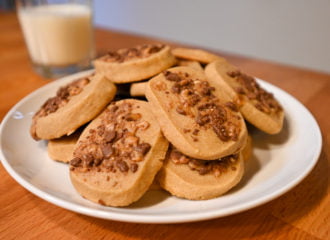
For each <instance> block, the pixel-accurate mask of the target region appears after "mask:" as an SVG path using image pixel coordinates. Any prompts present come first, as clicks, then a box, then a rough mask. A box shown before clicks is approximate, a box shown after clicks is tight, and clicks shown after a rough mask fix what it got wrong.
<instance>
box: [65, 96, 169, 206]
mask: <svg viewBox="0 0 330 240" xmlns="http://www.w3.org/2000/svg"><path fill="white" fill-rule="evenodd" d="M167 148H168V142H167V140H166V139H165V138H164V137H163V135H162V133H161V130H160V127H159V125H158V123H157V121H156V120H155V119H154V116H153V115H152V113H151V112H150V111H149V104H148V103H147V102H145V101H139V100H133V99H130V100H128V99H127V100H121V101H118V102H114V103H112V104H110V105H109V107H108V108H107V109H106V110H105V111H104V112H103V113H102V114H100V115H99V116H98V117H97V118H96V119H94V120H93V121H92V122H91V123H90V124H89V125H88V126H87V128H86V129H85V130H84V131H83V133H82V135H81V137H80V138H79V140H78V143H77V145H76V147H75V149H74V153H73V159H72V160H71V161H70V165H71V168H70V177H71V181H72V183H73V186H74V187H75V188H76V190H77V191H78V192H79V193H80V194H81V195H82V196H84V197H85V198H87V199H89V200H91V201H93V202H96V203H101V204H103V205H107V206H127V205H129V204H131V203H132V202H135V201H137V200H138V199H140V198H141V197H142V195H143V194H144V193H145V192H146V191H147V190H148V188H149V186H150V185H151V184H152V182H153V179H154V177H155V175H156V173H157V172H158V171H159V169H160V168H161V167H162V165H163V160H164V158H165V154H166V151H167Z"/></svg>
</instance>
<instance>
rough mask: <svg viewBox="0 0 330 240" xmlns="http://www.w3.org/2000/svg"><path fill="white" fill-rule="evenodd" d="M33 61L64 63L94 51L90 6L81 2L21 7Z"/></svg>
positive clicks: (23, 24) (21, 17)
mask: <svg viewBox="0 0 330 240" xmlns="http://www.w3.org/2000/svg"><path fill="white" fill-rule="evenodd" d="M18 17H19V21H20V23H21V26H22V30H23V33H24V37H25V41H26V44H27V47H28V50H29V53H30V56H31V58H32V61H33V63H35V64H39V65H48V66H65V65H70V64H76V63H79V62H82V61H86V60H89V59H90V58H91V57H92V56H91V55H92V54H93V38H92V36H93V35H92V14H91V9H90V8H89V7H88V6H85V5H79V4H57V5H55V4H54V5H42V6H36V7H26V8H21V9H19V10H18Z"/></svg>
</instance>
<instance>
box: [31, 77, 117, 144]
mask: <svg viewBox="0 0 330 240" xmlns="http://www.w3.org/2000/svg"><path fill="white" fill-rule="evenodd" d="M115 93H116V86H115V85H114V84H113V83H111V82H110V81H109V80H108V79H106V78H105V77H104V76H103V75H99V74H97V75H95V76H93V77H85V78H81V79H78V80H75V81H73V82H71V83H69V84H67V85H66V86H63V87H61V88H60V89H59V90H58V91H57V93H56V96H55V97H52V98H49V99H48V100H47V101H46V102H45V103H44V104H43V105H42V106H41V108H40V109H39V110H38V111H37V112H36V113H35V115H34V116H33V119H32V125H31V128H30V133H31V136H32V137H33V138H34V139H35V140H39V139H54V138H60V137H62V136H64V135H70V134H71V133H73V132H74V131H75V130H76V129H78V128H79V127H80V126H82V125H83V124H85V123H87V122H89V121H90V120H92V119H93V118H94V117H95V116H96V115H98V114H99V113H100V112H101V111H102V110H103V109H104V108H105V107H106V106H107V104H108V103H109V102H110V101H111V100H112V99H113V97H114V96H115Z"/></svg>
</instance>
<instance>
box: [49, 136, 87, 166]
mask: <svg viewBox="0 0 330 240" xmlns="http://www.w3.org/2000/svg"><path fill="white" fill-rule="evenodd" d="M80 134H81V131H79V130H77V131H75V132H74V133H73V134H71V135H70V136H63V137H61V138H57V139H53V140H49V141H48V144H47V152H48V156H49V157H50V158H51V159H53V160H56V161H59V162H64V163H68V162H70V160H71V159H72V156H73V149H74V147H75V145H76V143H77V141H78V138H79V136H80Z"/></svg>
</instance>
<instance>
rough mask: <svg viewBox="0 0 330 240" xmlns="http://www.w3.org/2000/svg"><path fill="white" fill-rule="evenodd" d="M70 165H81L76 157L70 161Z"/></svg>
mask: <svg viewBox="0 0 330 240" xmlns="http://www.w3.org/2000/svg"><path fill="white" fill-rule="evenodd" d="M70 165H71V166H74V167H79V166H80V165H81V159H80V158H78V157H75V158H73V159H72V160H71V161H70Z"/></svg>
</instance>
